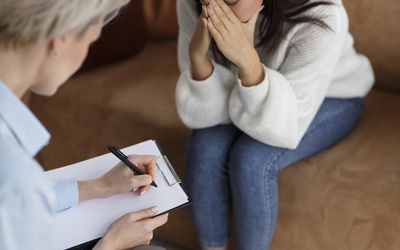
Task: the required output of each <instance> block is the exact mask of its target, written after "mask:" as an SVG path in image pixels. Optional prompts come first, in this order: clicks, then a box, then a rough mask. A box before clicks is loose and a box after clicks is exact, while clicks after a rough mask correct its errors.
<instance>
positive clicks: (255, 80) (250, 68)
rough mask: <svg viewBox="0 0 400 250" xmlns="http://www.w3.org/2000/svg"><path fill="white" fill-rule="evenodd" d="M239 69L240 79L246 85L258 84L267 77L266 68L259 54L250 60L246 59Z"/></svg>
mask: <svg viewBox="0 0 400 250" xmlns="http://www.w3.org/2000/svg"><path fill="white" fill-rule="evenodd" d="M238 69H239V79H240V80H241V82H242V85H243V86H245V87H251V86H256V85H258V84H260V83H261V82H262V81H263V79H264V78H265V74H264V69H263V67H262V65H261V61H260V58H259V56H258V54H257V55H256V56H253V58H252V59H250V60H247V61H246V60H244V62H243V63H242V64H241V65H238Z"/></svg>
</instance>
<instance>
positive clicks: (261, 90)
mask: <svg viewBox="0 0 400 250" xmlns="http://www.w3.org/2000/svg"><path fill="white" fill-rule="evenodd" d="M262 68H263V70H264V80H262V82H261V83H260V84H258V85H256V86H251V87H245V86H243V85H242V81H241V80H240V79H239V78H238V89H239V97H240V100H241V102H242V103H243V105H244V106H245V107H246V110H248V111H252V110H254V109H255V108H257V107H258V106H259V105H260V104H261V103H262V102H263V101H264V100H265V99H266V98H267V97H268V92H269V86H270V73H271V72H269V70H268V68H267V67H265V65H264V64H262Z"/></svg>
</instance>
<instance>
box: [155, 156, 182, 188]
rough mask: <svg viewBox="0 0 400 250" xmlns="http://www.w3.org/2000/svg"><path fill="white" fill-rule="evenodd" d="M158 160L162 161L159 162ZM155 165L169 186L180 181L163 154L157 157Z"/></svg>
mask: <svg viewBox="0 0 400 250" xmlns="http://www.w3.org/2000/svg"><path fill="white" fill-rule="evenodd" d="M159 160H160V161H162V162H161V163H160V162H159ZM162 163H164V164H162ZM160 165H161V166H160ZM157 167H158V169H159V170H160V172H161V173H162V175H163V177H164V179H165V181H166V182H167V183H168V185H169V186H173V185H175V184H177V183H181V182H182V181H181V179H179V177H178V175H177V174H176V172H175V169H174V167H172V165H171V163H170V162H169V160H168V158H167V156H165V155H163V156H161V157H159V158H158V160H157Z"/></svg>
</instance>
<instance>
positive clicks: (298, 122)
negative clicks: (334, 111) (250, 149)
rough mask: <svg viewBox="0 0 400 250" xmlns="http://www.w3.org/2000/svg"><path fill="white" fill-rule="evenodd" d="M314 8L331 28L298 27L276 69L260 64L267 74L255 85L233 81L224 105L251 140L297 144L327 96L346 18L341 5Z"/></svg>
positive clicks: (346, 24)
mask: <svg viewBox="0 0 400 250" xmlns="http://www.w3.org/2000/svg"><path fill="white" fill-rule="evenodd" d="M321 9H322V10H321ZM316 11H318V13H317V14H318V16H323V17H324V18H323V20H324V21H325V22H326V24H327V25H328V26H329V27H330V29H324V28H322V27H319V26H317V25H314V24H300V25H297V27H295V28H296V29H295V32H294V33H293V34H292V37H291V38H290V43H291V44H292V46H291V48H290V49H289V51H288V52H287V56H286V57H285V60H284V62H283V64H282V65H281V66H280V68H279V71H276V70H273V69H270V68H267V67H265V66H264V71H265V76H266V77H265V79H264V80H263V82H262V83H261V84H259V85H257V86H254V87H244V86H242V84H241V82H240V80H237V84H236V87H235V88H234V90H233V92H232V95H231V98H230V103H229V112H230V117H231V118H232V121H233V123H234V124H235V125H236V126H237V127H238V128H240V129H241V130H242V131H244V132H245V133H246V134H248V135H249V136H251V137H253V138H254V139H256V140H259V141H261V142H263V143H266V144H269V145H272V146H276V147H284V148H290V149H295V148H297V146H298V144H299V142H300V141H301V139H302V137H303V135H304V134H305V132H306V130H307V128H308V127H309V125H310V123H311V121H312V120H313V118H314V117H315V115H316V113H317V111H318V109H319V107H320V105H321V103H322V102H323V99H324V98H325V96H326V92H327V89H328V88H329V85H330V83H331V81H332V76H333V74H334V72H333V69H334V66H335V64H336V63H337V62H338V60H339V58H338V54H340V50H341V48H342V47H343V45H342V44H343V40H344V37H345V34H347V29H348V21H347V16H346V15H345V11H344V9H343V8H342V6H329V7H318V8H316Z"/></svg>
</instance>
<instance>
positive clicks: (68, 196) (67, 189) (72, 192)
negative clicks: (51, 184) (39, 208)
mask: <svg viewBox="0 0 400 250" xmlns="http://www.w3.org/2000/svg"><path fill="white" fill-rule="evenodd" d="M55 192H56V200H55V202H54V209H53V210H54V212H60V211H62V210H65V209H68V208H70V207H74V206H76V205H78V202H79V191H78V181H77V180H74V179H73V180H65V181H57V182H55Z"/></svg>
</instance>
